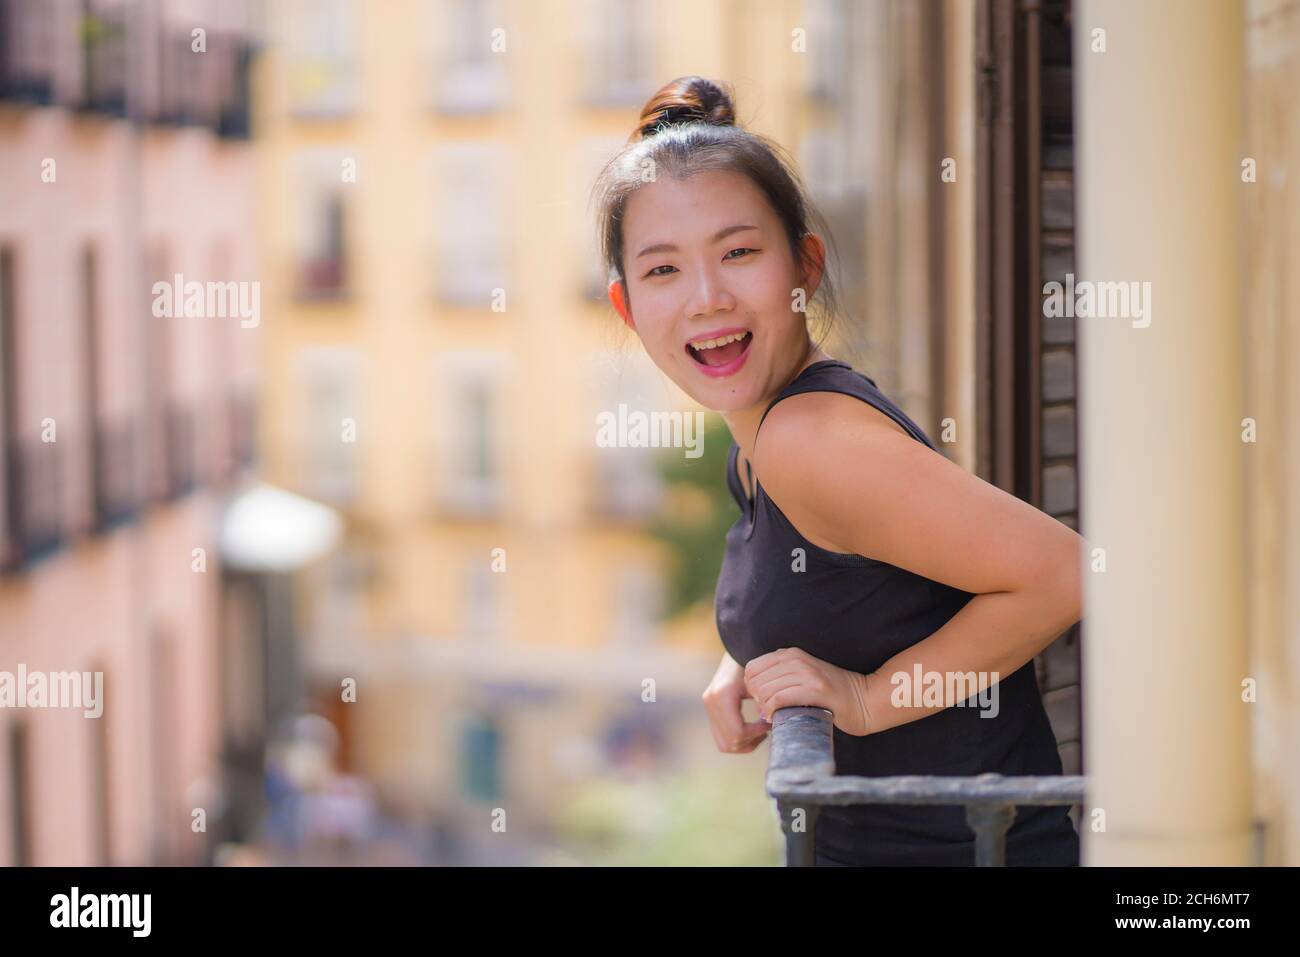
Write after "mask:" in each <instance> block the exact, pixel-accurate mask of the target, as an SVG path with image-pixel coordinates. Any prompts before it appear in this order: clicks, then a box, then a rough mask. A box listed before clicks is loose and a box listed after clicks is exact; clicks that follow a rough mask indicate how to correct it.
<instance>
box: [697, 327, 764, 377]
mask: <svg viewBox="0 0 1300 957" xmlns="http://www.w3.org/2000/svg"><path fill="white" fill-rule="evenodd" d="M733 332H749V333H750V335H749V344H748V345H746V346H745V351H744V352H742V353H741V354H740V355H738V356H736V358H734V359H732V360H731V361H730V362H728V363H727V364H726V365H724V366H706V365H705V364H704V363H702V362H696V361H695V359H694V358H691V357H690V352H691V347H690V345H687V346H686V354H687V357H688V358H690V363H691V365H693V366H695V368H697V369H699V370H700V371H701V372H703V373H704V374H705V375H706V376H708V377H709V378H711V379H720V378H722V377H724V376H729V375H735V374H736V373H737V372H739V371H740V368H741V366H743V365H744V364H745V360H746V359H748V358H749V350H750V348H751V347H752V346H753V345H754V334H753V333H752V332H750V330H748V329H745V328H743V327H739V326H737V327H733V328H731V329H722V330H719V331H718V332H714V333H710V334H709V335H707V336H698V337H697V339H696V340H692V341H698V340H699V339H716V338H717V337H718V336H727V335H731V333H733Z"/></svg>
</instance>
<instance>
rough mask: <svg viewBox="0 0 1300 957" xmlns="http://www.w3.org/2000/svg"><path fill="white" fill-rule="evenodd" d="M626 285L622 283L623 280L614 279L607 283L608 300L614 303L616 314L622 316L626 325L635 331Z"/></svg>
mask: <svg viewBox="0 0 1300 957" xmlns="http://www.w3.org/2000/svg"><path fill="white" fill-rule="evenodd" d="M626 297H627V287H626V286H625V285H623V280H621V279H615V280H614V281H613V282H611V283H610V284H609V301H610V302H612V303H613V304H614V308H615V309H617V310H618V314H619V315H620V316H622V317H623V321H624V322H626V323H627V327H628V328H629V329H631V330H632V331H633V332H636V322H635V321H633V319H632V309H631V307H629V306H628V303H627V298H626Z"/></svg>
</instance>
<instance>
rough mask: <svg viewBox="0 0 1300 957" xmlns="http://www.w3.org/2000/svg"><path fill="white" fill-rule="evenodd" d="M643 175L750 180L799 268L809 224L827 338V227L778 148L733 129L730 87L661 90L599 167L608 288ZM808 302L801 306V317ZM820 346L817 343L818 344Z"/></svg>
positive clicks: (679, 83) (617, 270)
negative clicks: (724, 174) (722, 174)
mask: <svg viewBox="0 0 1300 957" xmlns="http://www.w3.org/2000/svg"><path fill="white" fill-rule="evenodd" d="M646 169H651V170H653V171H654V175H655V176H656V177H658V176H659V175H660V174H667V175H669V176H672V177H675V178H678V179H685V178H687V177H690V176H692V175H694V174H695V173H698V172H702V171H704V170H729V171H733V172H737V173H743V174H744V175H746V176H748V177H749V178H750V179H751V180H753V182H754V184H755V185H756V186H758V188H759V189H760V190H762V192H763V195H764V196H766V197H767V200H768V202H769V203H770V204H771V205H772V208H773V210H774V211H775V212H776V215H777V217H778V218H779V219H780V220H781V224H782V226H784V228H785V233H786V239H787V241H788V242H789V244H790V254H791V258H792V259H793V260H794V261H795V263H796V264H799V265H806V262H805V263H801V258H802V257H803V251H802V249H801V248H800V246H801V240H802V239H803V237H804V235H805V234H807V233H808V232H810V231H811V230H810V224H816V225H817V226H818V227H819V228H818V230H817V232H819V233H820V235H821V236H822V238H823V239H824V240H825V242H826V245H827V262H826V268H825V270H824V271H823V274H822V278H821V282H820V284H819V286H818V289H817V293H816V295H815V296H814V297H813V301H819V302H820V306H821V310H820V312H821V317H822V319H823V321H824V325H825V330H824V333H825V332H829V330H830V325H831V323H832V322H833V321H834V318H835V316H836V314H837V312H838V306H837V298H836V295H835V288H834V284H833V282H832V280H831V259H832V250H833V240H832V238H831V235H830V229H829V227H828V226H827V224H826V220H825V219H824V217H822V216H821V214H820V213H819V212H818V211H817V210H816V209H815V208H814V207H813V205H812V203H811V202H810V201H809V199H808V196H807V193H806V190H805V189H804V186H803V184H802V182H801V181H800V179H799V174H798V173H797V172H796V171H795V165H794V163H793V161H792V160H791V159H790V157H789V154H788V153H786V151H785V150H784V149H782V148H781V147H780V146H779V145H778V144H777V143H776V142H774V141H773V140H771V139H769V138H767V137H765V136H763V135H761V134H758V133H753V132H750V131H749V130H746V129H743V128H741V127H738V126H737V125H736V113H735V107H734V105H733V103H732V95H731V87H730V86H729V85H728V84H723V85H721V86H720V85H719V84H716V83H714V82H712V81H711V80H706V79H705V78H704V77H700V76H682V77H678V78H677V79H675V80H672V81H671V82H669V83H667V84H665V85H664V86H663V87H662V88H660V90H659V91H658V92H657V93H655V95H654V96H652V97H650V99H649V100H648V101H647V102H646V104H645V106H643V107H642V108H641V117H640V119H639V120H638V121H637V125H636V129H635V130H634V131H633V132H632V135H631V136H630V137H629V138H628V145H627V146H625V147H624V148H623V149H622V150H621V151H620V152H619V153H618V154H617V155H616V156H614V158H613V159H611V160H610V161H609V162H608V163H606V164H605V167H604V168H603V169H602V170H601V172H600V175H599V177H597V180H596V185H595V187H594V189H593V191H592V192H593V195H594V196H595V197H596V198H597V200H598V207H599V232H600V234H599V245H600V251H601V257H602V259H603V260H604V263H605V268H606V273H607V279H606V281H607V282H612V281H613V280H614V279H616V278H617V279H620V280H623V281H624V289H625V290H626V288H627V286H626V279H627V274H626V272H625V271H624V267H623V257H624V253H625V249H624V239H623V215H624V212H625V210H626V208H627V201H628V198H629V197H630V196H631V195H632V193H634V192H635V191H636V190H637V189H638V188H640V187H641V186H642V185H644V183H645V182H646V181H645V179H644V178H643V173H644V171H645V170H646ZM813 301H808V302H806V303H805V313H807V312H809V311H811V307H812V305H813ZM819 343H820V340H819Z"/></svg>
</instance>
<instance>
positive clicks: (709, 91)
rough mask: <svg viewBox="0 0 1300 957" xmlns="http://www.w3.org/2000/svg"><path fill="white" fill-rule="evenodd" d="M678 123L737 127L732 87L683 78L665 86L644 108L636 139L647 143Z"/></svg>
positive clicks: (687, 77) (705, 80) (702, 78)
mask: <svg viewBox="0 0 1300 957" xmlns="http://www.w3.org/2000/svg"><path fill="white" fill-rule="evenodd" d="M677 123H707V124H709V125H710V126H735V125H736V109H735V106H734V104H733V103H732V92H731V87H730V86H729V85H728V84H718V83H714V82H713V81H712V80H709V79H705V78H704V77H702V76H679V77H678V78H677V79H675V80H670V81H669V82H668V83H666V84H664V85H663V86H662V87H661V88H660V89H659V91H658V92H657V93H655V95H654V96H652V97H650V99H649V100H648V101H647V102H646V105H645V106H643V107H642V108H641V119H640V121H639V122H638V123H637V128H636V132H635V133H633V138H640V139H647V138H648V137H651V136H654V135H655V134H656V133H658V132H660V131H661V130H663V129H664V128H665V127H667V126H672V125H674V124H677Z"/></svg>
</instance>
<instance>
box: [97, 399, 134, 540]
mask: <svg viewBox="0 0 1300 957" xmlns="http://www.w3.org/2000/svg"><path fill="white" fill-rule="evenodd" d="M136 435H137V430H136V426H135V423H134V422H131V421H127V422H112V423H109V422H100V423H98V424H97V425H96V426H95V531H97V532H106V531H109V530H111V529H113V528H116V527H117V526H118V525H121V524H122V523H123V522H126V521H128V520H130V519H131V518H133V517H134V516H135V515H136V513H137V512H138V510H139V508H140V493H139V489H138V488H137V485H136V477H135V462H136Z"/></svg>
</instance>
